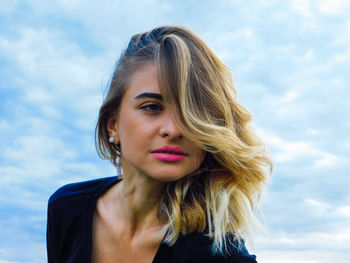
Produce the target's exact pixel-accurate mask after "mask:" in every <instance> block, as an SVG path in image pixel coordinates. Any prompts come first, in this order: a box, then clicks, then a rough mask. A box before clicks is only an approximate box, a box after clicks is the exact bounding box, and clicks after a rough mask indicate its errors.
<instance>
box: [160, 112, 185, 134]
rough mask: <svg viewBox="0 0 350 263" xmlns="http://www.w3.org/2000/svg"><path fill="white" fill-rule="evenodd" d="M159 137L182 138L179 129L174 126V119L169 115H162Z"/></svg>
mask: <svg viewBox="0 0 350 263" xmlns="http://www.w3.org/2000/svg"><path fill="white" fill-rule="evenodd" d="M159 134H160V136H161V137H169V138H182V134H181V132H180V130H179V128H178V127H177V126H176V124H175V121H174V119H173V118H172V117H171V116H170V115H169V114H164V120H163V122H162V125H161V127H160V129H159Z"/></svg>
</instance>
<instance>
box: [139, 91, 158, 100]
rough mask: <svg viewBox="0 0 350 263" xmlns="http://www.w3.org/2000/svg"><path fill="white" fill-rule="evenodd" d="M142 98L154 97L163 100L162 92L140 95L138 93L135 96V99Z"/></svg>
mask: <svg viewBox="0 0 350 263" xmlns="http://www.w3.org/2000/svg"><path fill="white" fill-rule="evenodd" d="M140 98H152V99H158V100H162V99H163V97H162V95H161V94H159V93H153V92H144V93H140V94H139V95H137V96H136V97H135V99H140Z"/></svg>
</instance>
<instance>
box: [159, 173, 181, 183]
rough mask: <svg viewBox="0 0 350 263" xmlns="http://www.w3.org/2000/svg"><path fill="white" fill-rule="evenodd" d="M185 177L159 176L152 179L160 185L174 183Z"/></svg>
mask: <svg viewBox="0 0 350 263" xmlns="http://www.w3.org/2000/svg"><path fill="white" fill-rule="evenodd" d="M185 176H186V175H169V174H167V175H160V176H152V178H153V179H154V180H156V181H158V182H162V183H172V182H176V181H178V180H180V179H182V178H184V177H185Z"/></svg>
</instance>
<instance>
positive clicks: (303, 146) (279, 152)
mask: <svg viewBox="0 0 350 263" xmlns="http://www.w3.org/2000/svg"><path fill="white" fill-rule="evenodd" d="M260 134H263V136H262V137H263V139H264V142H265V143H266V144H267V145H269V146H270V147H272V148H273V155H274V160H275V161H277V162H279V163H280V162H287V161H292V160H293V159H295V158H303V157H308V158H310V159H312V160H313V164H314V165H315V166H316V167H327V166H334V165H336V164H337V162H338V161H339V157H338V156H336V155H335V154H332V153H329V152H325V151H322V150H319V149H317V148H315V146H313V145H312V144H311V143H310V142H307V141H286V140H284V139H282V138H281V137H278V136H274V135H268V134H266V133H264V132H262V131H261V132H260Z"/></svg>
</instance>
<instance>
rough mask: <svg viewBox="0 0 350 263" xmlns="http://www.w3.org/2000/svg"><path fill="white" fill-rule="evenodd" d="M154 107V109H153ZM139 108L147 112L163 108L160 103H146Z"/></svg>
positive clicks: (158, 110) (154, 111)
mask: <svg viewBox="0 0 350 263" xmlns="http://www.w3.org/2000/svg"><path fill="white" fill-rule="evenodd" d="M155 108H156V109H155ZM140 109H141V110H144V111H147V112H149V113H158V112H160V111H162V110H163V107H162V105H160V104H158V103H148V104H144V105H142V106H141V107H140Z"/></svg>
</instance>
